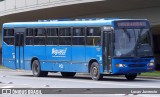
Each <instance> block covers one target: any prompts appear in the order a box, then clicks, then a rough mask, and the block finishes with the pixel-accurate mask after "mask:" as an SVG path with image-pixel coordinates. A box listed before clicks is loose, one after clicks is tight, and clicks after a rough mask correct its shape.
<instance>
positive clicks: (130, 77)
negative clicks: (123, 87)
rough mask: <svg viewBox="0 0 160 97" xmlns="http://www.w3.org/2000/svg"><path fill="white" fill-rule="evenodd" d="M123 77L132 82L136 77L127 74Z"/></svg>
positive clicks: (135, 75)
mask: <svg viewBox="0 0 160 97" xmlns="http://www.w3.org/2000/svg"><path fill="white" fill-rule="evenodd" d="M125 77H126V78H127V80H134V79H135V78H136V77H137V74H128V75H125Z"/></svg>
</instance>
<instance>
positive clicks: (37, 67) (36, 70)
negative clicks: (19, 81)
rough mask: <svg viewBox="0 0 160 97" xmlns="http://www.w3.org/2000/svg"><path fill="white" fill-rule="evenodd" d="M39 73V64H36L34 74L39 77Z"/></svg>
mask: <svg viewBox="0 0 160 97" xmlns="http://www.w3.org/2000/svg"><path fill="white" fill-rule="evenodd" d="M38 72H39V66H38V64H37V63H35V66H34V74H35V75H37V74H38Z"/></svg>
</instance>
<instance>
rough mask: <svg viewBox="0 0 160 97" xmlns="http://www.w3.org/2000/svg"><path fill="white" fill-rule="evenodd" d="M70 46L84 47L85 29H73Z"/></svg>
mask: <svg viewBox="0 0 160 97" xmlns="http://www.w3.org/2000/svg"><path fill="white" fill-rule="evenodd" d="M72 45H85V28H78V27H77V28H73V37H72Z"/></svg>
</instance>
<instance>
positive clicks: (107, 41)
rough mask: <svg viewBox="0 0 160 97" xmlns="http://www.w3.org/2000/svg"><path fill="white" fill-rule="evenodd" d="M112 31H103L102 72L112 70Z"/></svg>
mask: <svg viewBox="0 0 160 97" xmlns="http://www.w3.org/2000/svg"><path fill="white" fill-rule="evenodd" d="M111 36H112V32H111V31H104V32H103V69H104V72H112V67H111V66H112V63H111V61H112V57H111V56H112V37H111Z"/></svg>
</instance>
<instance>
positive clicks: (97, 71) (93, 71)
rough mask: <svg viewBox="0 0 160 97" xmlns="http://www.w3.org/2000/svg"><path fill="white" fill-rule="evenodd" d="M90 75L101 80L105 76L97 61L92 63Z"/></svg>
mask: <svg viewBox="0 0 160 97" xmlns="http://www.w3.org/2000/svg"><path fill="white" fill-rule="evenodd" d="M90 75H91V78H92V79H93V80H101V79H102V78H103V75H102V74H100V68H99V64H98V63H97V62H93V63H92V64H91V67H90Z"/></svg>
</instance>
